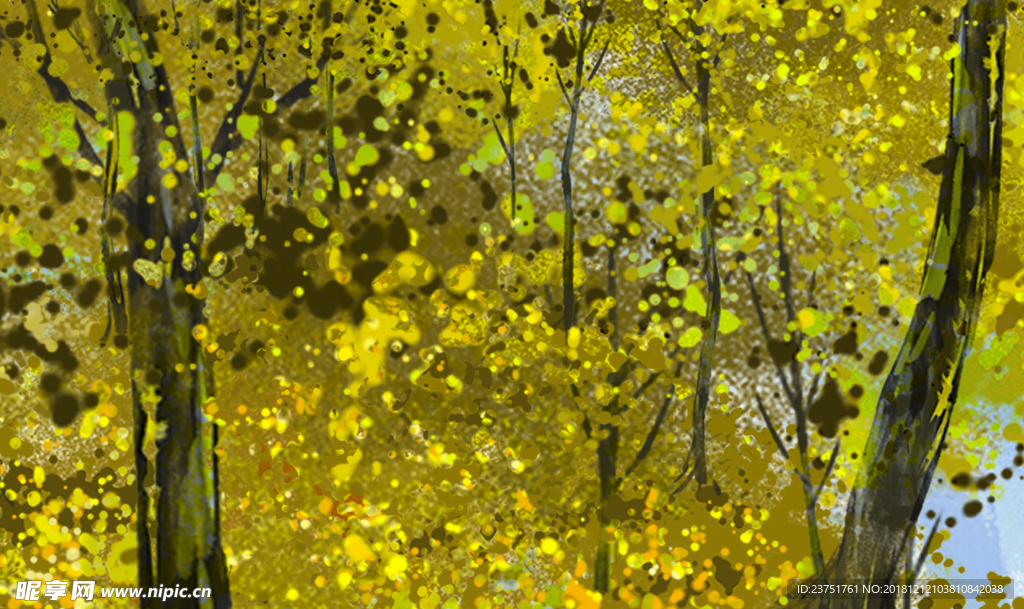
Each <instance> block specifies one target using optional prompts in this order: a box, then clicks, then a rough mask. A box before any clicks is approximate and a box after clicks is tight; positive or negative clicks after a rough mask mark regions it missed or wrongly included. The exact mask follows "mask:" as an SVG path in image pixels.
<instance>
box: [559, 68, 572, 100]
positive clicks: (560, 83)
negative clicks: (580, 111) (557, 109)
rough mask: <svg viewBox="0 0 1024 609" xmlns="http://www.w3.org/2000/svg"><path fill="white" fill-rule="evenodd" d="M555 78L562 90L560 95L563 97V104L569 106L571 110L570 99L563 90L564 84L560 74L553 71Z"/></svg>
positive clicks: (564, 89) (566, 91) (565, 90)
mask: <svg viewBox="0 0 1024 609" xmlns="http://www.w3.org/2000/svg"><path fill="white" fill-rule="evenodd" d="M555 76H556V77H557V78H558V86H559V87H561V89H562V95H564V96H565V103H567V104H569V107H570V108H571V107H572V99H570V97H569V91H568V90H567V89H566V88H565V83H564V82H562V73H561V72H559V71H558V70H555Z"/></svg>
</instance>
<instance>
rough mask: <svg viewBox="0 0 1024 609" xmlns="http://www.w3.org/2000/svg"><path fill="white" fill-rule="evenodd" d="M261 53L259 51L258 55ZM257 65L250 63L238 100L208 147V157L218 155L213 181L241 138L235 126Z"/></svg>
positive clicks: (257, 62)
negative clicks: (218, 159)
mask: <svg viewBox="0 0 1024 609" xmlns="http://www.w3.org/2000/svg"><path fill="white" fill-rule="evenodd" d="M262 52H263V51H262V50H261V51H260V53H262ZM258 65H259V61H258V60H257V61H254V62H253V63H252V67H251V68H250V69H249V76H248V78H246V79H245V82H243V83H242V90H241V91H240V92H239V93H238V99H237V100H235V103H234V105H233V106H231V110H230V111H229V112H228V113H227V114H225V115H224V119H223V120H222V121H221V123H220V128H218V129H217V135H216V137H214V139H213V146H211V147H210V157H211V158H212V157H213V156H216V155H220V161H218V162H217V164H216V166H215V167H214V168H213V169H212V170H211V171H210V173H211V174H212V178H213V179H216V177H217V174H218V173H220V170H221V169H222V168H223V167H224V163H225V161H226V159H227V153H228V151H230V150H234V148H235V147H236V146H238V144H239V141H240V140H241V137H240V136H239V135H238V134H237V133H236V132H235V125H236V124H237V122H238V117H240V116H241V115H242V110H243V109H244V106H245V102H246V100H247V99H249V92H250V91H252V82H253V80H254V79H255V78H256V67H257V66H258ZM211 181H212V180H211Z"/></svg>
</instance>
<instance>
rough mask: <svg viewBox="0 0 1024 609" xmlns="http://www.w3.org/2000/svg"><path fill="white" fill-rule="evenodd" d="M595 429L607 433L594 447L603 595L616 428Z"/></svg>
mask: <svg viewBox="0 0 1024 609" xmlns="http://www.w3.org/2000/svg"><path fill="white" fill-rule="evenodd" d="M614 384H615V385H616V386H618V385H621V384H622V381H620V380H619V379H618V378H617V377H616V379H615V381H614ZM599 429H601V431H602V432H604V433H606V434H607V435H606V436H605V438H604V439H602V440H601V441H600V443H599V444H598V447H597V464H598V465H597V466H598V472H599V474H600V478H601V511H600V512H599V514H598V520H599V525H600V527H601V529H600V532H599V533H598V538H597V559H596V560H595V561H594V590H595V591H597V592H600V593H602V594H606V593H607V592H608V591H609V590H611V570H612V561H613V560H614V558H615V538H614V536H613V537H612V538H611V539H606V536H608V535H609V533H608V532H607V531H606V529H607V528H608V526H609V525H610V524H611V519H610V518H609V517H608V515H607V513H606V512H607V507H608V501H609V500H610V499H611V498H612V495H614V494H615V492H616V490H618V488H617V487H618V475H617V473H616V460H617V458H618V453H619V428H618V426H616V425H611V424H604V425H601V426H600V428H599Z"/></svg>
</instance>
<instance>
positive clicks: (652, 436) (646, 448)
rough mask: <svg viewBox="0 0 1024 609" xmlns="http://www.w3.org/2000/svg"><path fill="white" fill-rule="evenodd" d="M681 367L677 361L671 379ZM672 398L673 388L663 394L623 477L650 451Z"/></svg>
mask: <svg viewBox="0 0 1024 609" xmlns="http://www.w3.org/2000/svg"><path fill="white" fill-rule="evenodd" d="M682 368H683V362H679V364H678V365H676V371H675V374H674V375H673V377H672V380H673V381H675V380H676V379H677V378H679V373H680V371H682ZM674 399H675V390H674V389H673V390H672V391H671V393H669V394H668V395H667V396H665V400H664V401H663V402H662V403H661V408H660V409H659V410H658V416H657V417H656V418H655V420H654V425H653V426H652V427H651V430H650V431H649V432H648V433H647V439H646V440H644V445H643V447H642V448H641V449H640V452H638V453H637V454H636V457H634V459H633V462H632V463H631V464H630V465H629V467H627V468H626V473H624V474H623V475H622V477H623V478H628V477H629V475H630V474H631V473H633V470H635V469H636V468H637V467H638V466H639V465H640V464H641V463H643V461H644V459H646V458H647V455H648V453H650V451H651V448H652V447H653V446H654V441H655V440H656V439H657V438H658V432H659V431H660V430H661V425H662V423H663V422H664V421H665V415H666V414H667V413H668V407H669V405H670V404H671V403H672V402H673V401H674Z"/></svg>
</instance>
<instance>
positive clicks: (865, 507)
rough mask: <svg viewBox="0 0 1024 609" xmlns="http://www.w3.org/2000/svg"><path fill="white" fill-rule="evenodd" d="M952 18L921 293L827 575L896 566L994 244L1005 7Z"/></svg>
mask: <svg viewBox="0 0 1024 609" xmlns="http://www.w3.org/2000/svg"><path fill="white" fill-rule="evenodd" d="M958 27H959V32H958V38H959V40H958V42H959V44H960V47H961V52H960V55H959V56H958V57H957V58H955V59H954V60H953V69H952V72H953V75H954V80H953V83H952V89H951V93H950V133H949V138H948V140H947V142H946V153H945V168H944V171H943V176H942V187H941V190H940V194H939V204H938V209H937V214H936V219H935V225H934V227H933V229H932V237H931V244H930V246H929V251H928V260H927V266H926V269H925V274H924V279H923V284H922V289H921V299H920V301H919V303H918V305H917V309H916V310H915V312H914V316H913V319H912V320H911V322H910V329H909V332H908V334H907V336H906V338H905V339H904V342H903V346H902V348H901V349H900V352H899V355H898V357H897V358H896V361H895V363H894V364H893V368H892V370H891V371H890V372H889V375H888V377H887V378H886V381H885V385H884V387H883V390H882V395H881V397H880V399H879V404H878V408H877V410H876V413H875V419H874V422H873V424H872V430H871V435H870V437H869V440H868V445H867V447H866V449H865V451H864V452H865V454H864V461H863V465H862V469H861V471H860V472H859V474H858V477H857V482H856V484H855V488H854V490H853V492H852V494H851V497H850V502H849V506H848V509H847V514H846V528H845V531H844V534H843V539H842V542H841V544H840V547H839V549H838V551H837V552H836V554H835V555H834V556H833V557H832V560H831V561H830V564H829V569H828V570H827V573H828V576H829V577H830V579H832V580H835V581H838V580H852V579H870V580H873V581H874V582H875V583H890V582H895V581H897V580H898V579H900V578H901V577H902V576H903V573H902V572H901V570H902V569H903V565H904V564H905V561H904V554H905V552H907V547H908V543H907V542H908V539H909V538H910V537H911V536H912V535H913V534H914V529H915V526H916V523H917V518H918V516H919V514H920V512H921V508H922V506H923V504H924V499H925V497H926V495H927V493H928V488H929V486H930V484H931V481H932V476H933V473H934V471H935V467H936V464H937V463H938V459H939V455H940V454H941V452H942V448H943V447H942V443H943V441H944V439H945V434H946V430H947V429H948V427H949V420H950V416H951V412H952V408H953V406H954V404H955V403H956V398H957V390H958V387H959V384H960V377H961V374H962V372H963V364H964V361H965V360H966V359H967V357H968V355H969V353H970V346H971V340H972V338H973V337H974V331H975V326H976V325H977V320H978V310H979V307H980V304H981V299H982V295H983V292H984V285H985V276H986V274H987V273H988V270H989V267H990V266H991V263H992V258H993V254H994V251H995V243H996V229H997V226H998V214H999V182H1000V163H1001V136H1002V90H1003V69H1004V63H1003V56H1004V52H1005V29H1006V6H1005V4H1004V2H1003V1H1002V0H969V2H968V3H967V5H966V6H965V7H964V8H963V10H962V12H961V16H960V20H959V22H958ZM990 58H994V61H992V62H991V68H992V69H991V71H990V70H989V69H988V68H987V67H986V63H988V62H990ZM990 108H991V110H990ZM808 600H810V599H808ZM896 600H897V598H896V597H895V596H894V597H890V598H873V599H869V600H868V601H867V603H866V604H865V603H864V599H860V600H852V599H833V600H832V603H831V607H834V608H847V607H850V608H852V607H855V606H856V607H858V608H861V607H894V606H895V603H896ZM815 606H817V605H815Z"/></svg>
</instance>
